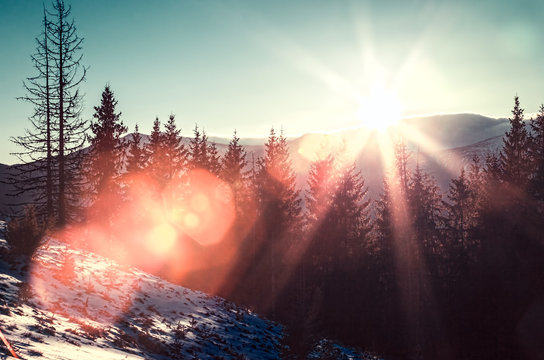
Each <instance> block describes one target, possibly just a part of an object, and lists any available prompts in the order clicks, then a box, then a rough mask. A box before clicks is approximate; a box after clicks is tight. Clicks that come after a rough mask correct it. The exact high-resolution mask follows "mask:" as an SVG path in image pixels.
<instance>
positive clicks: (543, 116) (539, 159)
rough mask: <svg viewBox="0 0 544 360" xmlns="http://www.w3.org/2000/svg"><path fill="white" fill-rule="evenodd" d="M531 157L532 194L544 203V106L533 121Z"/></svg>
mask: <svg viewBox="0 0 544 360" xmlns="http://www.w3.org/2000/svg"><path fill="white" fill-rule="evenodd" d="M530 156H531V165H532V169H533V176H532V177H531V183H530V190H531V194H532V195H533V196H534V197H535V198H536V199H537V200H539V201H544V104H543V105H540V112H539V113H538V115H537V116H536V117H535V118H534V119H531V136H530Z"/></svg>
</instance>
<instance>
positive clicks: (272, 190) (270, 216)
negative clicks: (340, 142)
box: [257, 129, 301, 316]
mask: <svg viewBox="0 0 544 360" xmlns="http://www.w3.org/2000/svg"><path fill="white" fill-rule="evenodd" d="M257 184H258V197H259V201H260V211H259V213H260V221H261V226H262V227H261V234H262V238H261V242H262V244H263V245H264V247H263V250H262V256H264V258H263V259H260V260H258V261H260V262H261V264H262V265H261V266H264V272H265V274H268V275H269V278H268V281H267V282H268V284H269V287H268V288H266V289H263V291H266V294H268V295H269V296H268V298H269V299H270V301H271V303H270V307H271V309H270V311H271V313H272V316H275V310H276V307H275V304H276V301H277V296H278V281H279V279H281V278H282V277H283V276H285V273H284V272H283V271H286V267H285V265H287V264H285V263H283V264H282V262H281V259H282V258H283V257H282V256H281V254H285V253H287V249H289V248H290V247H291V246H292V245H293V242H294V240H295V239H296V238H297V237H296V235H297V232H298V231H299V224H300V214H301V205H300V202H301V200H300V198H299V193H300V191H299V190H297V189H296V177H295V173H294V171H293V169H292V166H291V160H290V157H289V149H288V147H287V141H286V139H285V137H284V136H283V134H280V136H276V133H275V131H274V129H271V130H270V135H269V137H268V140H267V142H266V144H265V155H264V158H262V159H259V164H258V174H257Z"/></svg>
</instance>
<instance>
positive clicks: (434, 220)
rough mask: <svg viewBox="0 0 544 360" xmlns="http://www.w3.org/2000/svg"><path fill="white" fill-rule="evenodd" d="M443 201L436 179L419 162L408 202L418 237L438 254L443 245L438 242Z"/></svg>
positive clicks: (430, 249) (434, 253) (413, 176)
mask: <svg viewBox="0 0 544 360" xmlns="http://www.w3.org/2000/svg"><path fill="white" fill-rule="evenodd" d="M441 203H442V198H441V194H440V190H439V188H438V186H437V185H436V181H435V180H434V178H432V177H431V176H430V175H429V174H427V173H426V172H425V171H423V170H422V169H421V167H420V166H419V163H418V164H417V165H416V169H415V170H414V172H413V174H412V177H411V179H410V184H409V190H408V204H409V207H410V212H411V215H412V219H411V221H412V224H413V229H414V231H415V235H416V238H417V239H418V240H419V241H421V242H422V244H423V246H424V247H425V248H426V249H427V250H429V251H430V252H431V253H432V254H433V255H436V254H437V253H438V251H439V250H440V247H441V246H440V244H438V243H437V242H438V241H439V233H438V228H439V221H440V218H441Z"/></svg>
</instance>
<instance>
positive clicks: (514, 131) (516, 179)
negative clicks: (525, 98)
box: [500, 96, 530, 188]
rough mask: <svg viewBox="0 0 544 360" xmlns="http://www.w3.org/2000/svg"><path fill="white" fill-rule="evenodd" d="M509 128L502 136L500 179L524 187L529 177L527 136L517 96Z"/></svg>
mask: <svg viewBox="0 0 544 360" xmlns="http://www.w3.org/2000/svg"><path fill="white" fill-rule="evenodd" d="M512 115H513V116H512V117H511V118H510V119H509V120H510V130H509V131H507V132H506V134H505V136H504V138H503V148H502V150H501V154H500V165H501V170H502V173H501V175H502V176H501V179H502V180H503V181H506V182H508V183H510V184H511V185H514V186H517V187H519V188H525V185H526V184H527V181H528V179H529V172H530V168H529V166H530V161H529V136H528V133H527V129H526V128H525V124H524V122H523V109H522V108H521V107H520V104H519V97H518V96H516V97H514V109H513V110H512Z"/></svg>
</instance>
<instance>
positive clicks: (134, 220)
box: [7, 1, 544, 359]
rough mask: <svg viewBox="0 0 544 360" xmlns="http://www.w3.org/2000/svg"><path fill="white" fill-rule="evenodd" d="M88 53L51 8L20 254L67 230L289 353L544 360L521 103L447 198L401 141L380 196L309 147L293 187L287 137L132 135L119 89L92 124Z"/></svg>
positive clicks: (11, 236) (533, 185)
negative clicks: (329, 341)
mask: <svg viewBox="0 0 544 360" xmlns="http://www.w3.org/2000/svg"><path fill="white" fill-rule="evenodd" d="M81 51H82V39H81V38H80V37H79V36H78V34H77V32H76V29H75V26H74V22H73V21H72V20H70V8H69V7H68V6H65V4H64V2H63V1H56V2H54V7H53V9H52V10H51V11H46V10H44V16H43V34H41V35H40V36H39V37H38V38H37V50H36V53H35V54H34V55H33V56H32V60H33V62H34V65H35V71H36V74H35V76H32V77H29V78H28V79H27V80H26V81H25V87H26V94H27V95H25V96H24V97H23V100H26V101H29V102H30V103H32V104H33V105H34V108H35V112H34V114H32V116H31V117H30V123H29V127H28V130H27V132H26V133H25V134H24V135H22V136H19V137H15V138H13V139H12V140H13V141H14V142H15V143H16V144H18V145H19V147H20V148H21V152H20V153H18V154H17V155H18V156H19V159H20V160H21V162H22V164H21V165H18V166H17V167H14V169H16V171H15V172H14V173H13V174H12V175H11V177H10V178H9V179H8V182H9V183H10V184H12V185H13V186H14V187H15V191H14V193H13V194H11V195H12V196H13V201H14V204H13V205H14V206H15V205H24V211H22V212H18V213H13V214H8V215H9V218H10V219H11V220H10V221H9V223H8V228H7V240H8V242H9V243H10V245H11V246H12V247H13V249H14V251H15V253H16V254H24V255H26V256H28V257H29V258H30V257H31V256H32V253H33V252H34V251H35V249H36V248H37V247H38V246H39V245H40V244H41V243H42V241H43V239H44V238H46V237H48V236H58V237H60V238H64V239H65V240H66V241H71V242H73V243H75V244H77V246H82V247H85V248H89V249H92V250H94V251H97V252H100V253H103V254H106V255H108V256H111V257H113V258H116V259H118V260H119V261H121V262H123V261H124V262H128V263H130V264H135V265H137V266H141V267H142V268H144V269H146V270H150V271H152V272H154V273H155V274H158V275H160V276H162V277H164V278H166V279H168V280H170V281H172V282H175V283H179V284H182V285H185V286H189V287H192V288H195V289H199V290H203V291H205V292H208V293H211V294H214V295H219V296H222V297H225V298H226V299H229V300H231V301H234V302H235V303H238V304H243V305H245V306H248V307H250V308H251V309H253V310H254V311H256V312H257V313H259V314H263V315H265V316H267V317H268V318H271V319H273V320H277V321H279V322H281V323H283V324H285V325H286V333H287V340H286V341H287V342H288V344H289V345H290V353H289V354H286V358H299V357H302V356H303V355H305V354H306V352H307V351H308V350H309V349H310V348H311V345H312V344H313V342H314V341H316V340H317V339H321V338H323V337H329V338H333V339H338V340H339V341H341V342H343V343H345V344H349V345H352V346H356V347H360V348H362V349H364V350H365V351H369V352H374V353H377V354H380V355H381V356H383V357H384V358H386V359H406V358H414V359H419V358H424V359H524V358H527V359H535V358H539V356H542V354H544V352H543V351H544V350H543V348H542V334H543V333H544V328H543V326H544V321H543V320H542V319H543V318H544V261H543V259H544V237H543V234H544V221H543V220H544V218H543V217H544V106H541V108H540V113H539V114H538V115H537V116H535V117H531V118H530V119H526V118H524V110H523V108H522V107H521V105H520V102H519V98H518V97H517V96H516V97H515V98H514V105H513V109H512V115H511V116H510V118H509V121H510V128H509V130H508V131H507V132H506V133H505V134H504V138H503V146H502V149H501V150H500V152H499V153H497V154H495V153H489V154H488V155H487V156H485V157H484V158H478V157H475V158H474V159H472V161H471V162H470V164H469V165H468V166H466V167H465V168H462V169H459V174H458V175H457V176H456V177H455V178H453V179H452V180H451V182H450V185H449V189H448V191H447V192H446V193H442V191H441V190H440V188H439V186H438V185H437V183H436V180H435V179H434V177H433V174H431V173H429V172H427V171H426V169H425V168H424V166H422V165H421V164H420V163H419V160H418V157H417V153H415V151H414V149H410V147H409V146H408V145H407V144H406V142H405V140H404V138H403V137H402V135H401V134H396V135H395V137H394V139H393V145H394V148H393V149H392V156H393V158H392V159H391V163H392V165H393V166H391V168H390V169H388V172H387V174H386V177H385V179H384V181H383V188H382V190H381V192H380V194H379V196H377V197H376V198H371V197H370V196H369V192H368V188H367V186H366V185H365V175H367V173H366V172H367V171H372V169H360V168H358V167H357V166H356V164H355V163H353V162H351V161H349V160H346V158H348V157H347V156H346V154H344V153H342V151H339V152H334V153H325V152H320V153H318V154H316V156H315V161H314V162H313V163H312V165H311V169H310V172H309V174H308V181H307V184H306V186H305V187H304V188H298V187H297V185H296V175H295V169H294V168H293V165H292V163H291V160H290V153H289V149H288V140H287V138H286V136H285V135H284V133H283V131H280V132H276V130H275V129H271V130H270V133H269V135H268V138H267V139H266V143H265V144H264V146H265V150H264V154H263V155H262V156H257V157H255V156H254V155H253V154H250V153H249V152H248V151H247V150H246V149H245V147H244V146H243V145H241V143H240V141H241V140H240V138H239V136H238V134H237V132H236V131H234V134H233V136H232V139H231V141H230V143H229V144H228V147H227V149H226V151H224V152H220V151H219V150H218V148H217V146H216V144H215V143H214V142H213V141H210V140H209V139H208V137H207V135H206V132H205V131H204V130H203V129H201V128H199V127H198V126H195V127H194V129H193V131H192V134H190V135H189V136H187V135H183V137H182V134H181V130H180V128H179V127H178V124H177V123H176V117H175V116H174V115H171V116H170V117H169V118H168V120H166V122H164V123H161V122H160V120H159V119H158V118H156V119H155V120H154V122H153V130H152V132H151V134H150V135H149V136H147V135H145V134H141V133H139V129H138V127H137V126H136V128H135V129H134V131H133V132H132V133H130V134H127V133H128V128H127V127H126V126H125V125H124V124H123V120H122V115H121V112H119V110H118V109H117V100H116V98H115V95H114V92H113V90H112V88H111V87H110V86H109V85H106V86H105V88H104V91H103V93H102V97H101V102H100V104H96V106H95V107H94V116H93V119H92V120H91V121H89V122H87V121H84V120H82V119H81V117H80V109H81V98H82V95H81V94H80V93H79V91H78V86H79V84H80V83H81V82H82V81H84V79H85V77H86V73H87V68H86V67H84V66H83V65H82V64H81V59H82V58H81ZM505 107H506V106H505ZM22 195H26V197H22ZM22 198H24V199H25V201H24V204H21V203H19V202H20V199H22ZM20 208H21V209H22V207H20ZM149 234H152V236H151V235H149ZM150 236H151V237H150Z"/></svg>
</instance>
